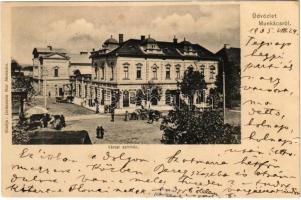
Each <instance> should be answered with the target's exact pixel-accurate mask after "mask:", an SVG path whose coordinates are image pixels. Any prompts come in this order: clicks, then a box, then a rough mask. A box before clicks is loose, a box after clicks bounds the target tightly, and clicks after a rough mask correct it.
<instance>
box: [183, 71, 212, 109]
mask: <svg viewBox="0 0 301 200" xmlns="http://www.w3.org/2000/svg"><path fill="white" fill-rule="evenodd" d="M178 84H179V86H180V88H181V93H182V94H183V96H184V97H187V98H188V99H189V105H190V107H192V105H193V102H194V95H195V94H196V92H203V90H204V89H206V88H207V86H206V82H205V79H204V75H203V74H202V73H200V72H199V71H194V70H193V68H192V67H189V68H188V69H187V70H186V71H185V73H184V77H183V80H182V81H181V82H179V83H178Z"/></svg>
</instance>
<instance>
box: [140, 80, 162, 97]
mask: <svg viewBox="0 0 301 200" xmlns="http://www.w3.org/2000/svg"><path fill="white" fill-rule="evenodd" d="M138 95H139V97H137V98H141V99H144V100H147V101H150V102H151V101H153V99H156V100H158V101H160V99H161V97H162V87H161V86H159V85H157V84H155V83H153V82H150V81H149V82H148V83H147V84H146V85H142V93H141V92H139V93H138Z"/></svg>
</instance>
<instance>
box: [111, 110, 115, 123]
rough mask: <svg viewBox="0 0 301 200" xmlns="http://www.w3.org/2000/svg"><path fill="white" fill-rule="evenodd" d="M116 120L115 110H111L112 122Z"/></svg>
mask: <svg viewBox="0 0 301 200" xmlns="http://www.w3.org/2000/svg"><path fill="white" fill-rule="evenodd" d="M114 118H115V109H114V108H111V122H114Z"/></svg>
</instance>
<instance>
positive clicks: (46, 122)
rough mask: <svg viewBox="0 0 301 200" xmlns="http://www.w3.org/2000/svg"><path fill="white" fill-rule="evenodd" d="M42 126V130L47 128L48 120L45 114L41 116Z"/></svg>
mask: <svg viewBox="0 0 301 200" xmlns="http://www.w3.org/2000/svg"><path fill="white" fill-rule="evenodd" d="M43 126H44V128H47V127H48V119H47V115H46V113H45V114H44V115H43Z"/></svg>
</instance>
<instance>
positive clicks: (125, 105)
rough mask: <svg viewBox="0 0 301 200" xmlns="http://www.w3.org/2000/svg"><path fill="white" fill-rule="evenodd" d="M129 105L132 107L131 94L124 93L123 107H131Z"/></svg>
mask: <svg viewBox="0 0 301 200" xmlns="http://www.w3.org/2000/svg"><path fill="white" fill-rule="evenodd" d="M129 105H130V98H129V92H128V91H124V92H123V107H129Z"/></svg>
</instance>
